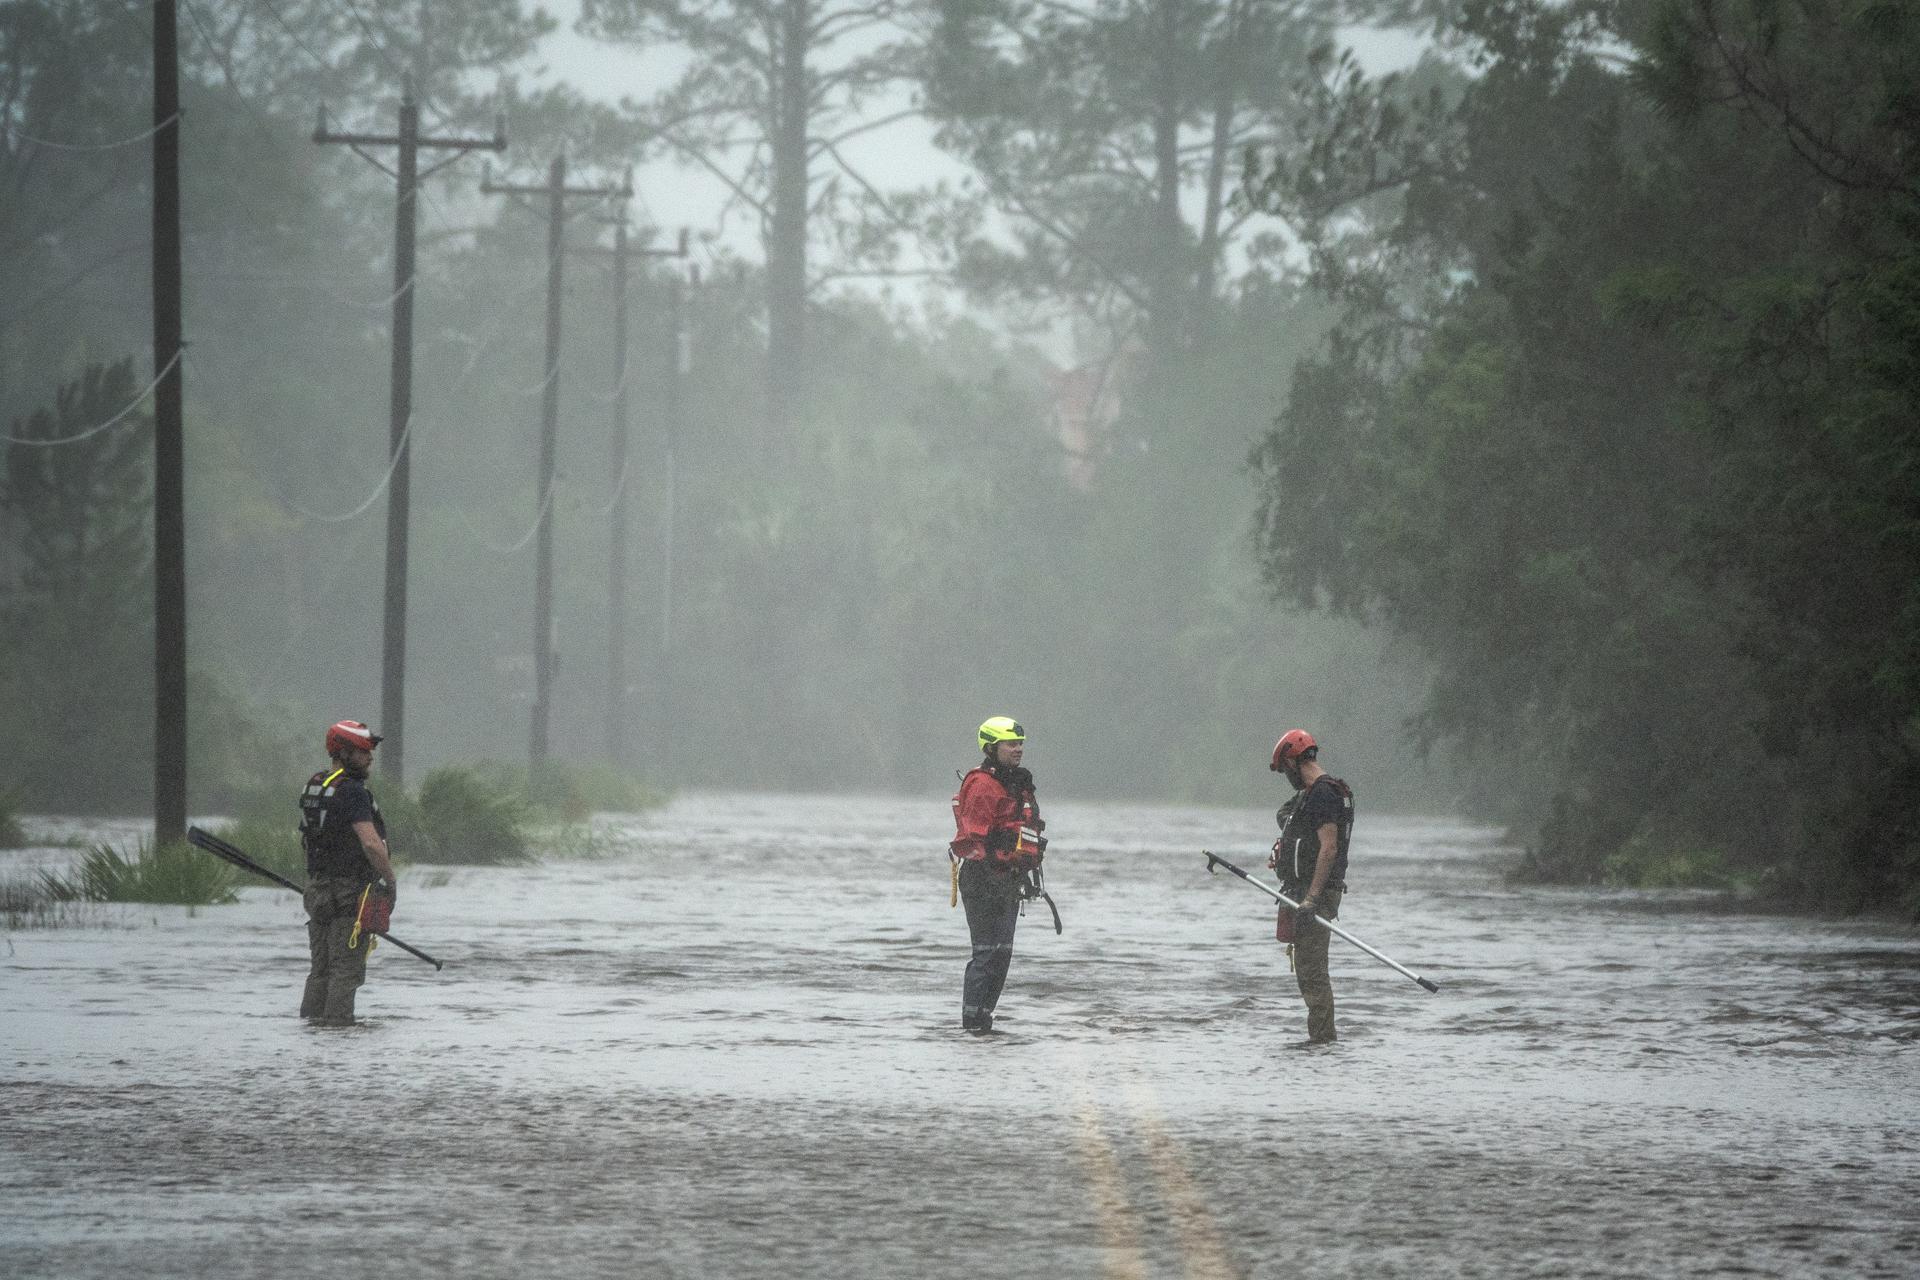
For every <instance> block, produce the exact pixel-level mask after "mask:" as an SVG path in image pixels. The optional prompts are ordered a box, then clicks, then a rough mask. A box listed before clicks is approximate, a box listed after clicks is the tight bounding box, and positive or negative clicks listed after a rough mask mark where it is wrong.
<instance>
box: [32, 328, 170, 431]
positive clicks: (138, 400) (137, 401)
mask: <svg viewBox="0 0 1920 1280" xmlns="http://www.w3.org/2000/svg"><path fill="white" fill-rule="evenodd" d="M185 354H186V348H185V347H181V348H178V349H177V350H175V351H174V353H173V359H171V360H169V361H167V363H166V365H165V366H164V367H163V368H162V369H161V370H160V372H158V373H156V374H154V375H153V381H152V382H149V383H148V384H147V386H146V390H144V391H142V392H141V393H140V394H139V395H137V396H135V397H134V398H133V399H132V400H130V401H128V402H127V406H126V407H125V408H124V409H122V410H120V412H118V413H116V414H114V415H113V416H112V417H111V418H108V419H107V420H106V421H105V422H102V423H100V424H99V425H98V426H93V427H88V428H87V429H86V430H85V431H82V432H80V433H79V434H78V435H72V436H62V437H60V438H59V439H57V440H36V439H34V438H32V437H31V436H8V435H0V441H4V442H5V443H7V444H22V445H30V446H32V447H34V448H51V447H52V446H54V445H59V444H76V443H78V442H79V441H82V440H86V439H90V438H91V437H93V436H97V435H99V434H100V433H101V432H102V431H105V430H107V429H108V428H110V427H112V426H114V425H115V424H117V423H119V422H120V420H121V419H123V418H125V417H126V416H127V415H128V414H130V413H132V412H133V411H134V410H135V409H138V408H139V407H140V405H141V404H142V402H144V401H145V400H146V398H147V397H148V396H149V395H151V394H153V389H154V388H155V387H157V386H159V385H160V381H161V379H163V378H165V377H166V376H167V375H168V374H169V373H172V372H173V366H175V365H176V364H179V363H180V357H181V356H183V355H185Z"/></svg>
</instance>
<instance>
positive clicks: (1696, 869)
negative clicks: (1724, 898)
mask: <svg viewBox="0 0 1920 1280" xmlns="http://www.w3.org/2000/svg"><path fill="white" fill-rule="evenodd" d="M1606 883H1608V884H1610V885H1612V886H1614V887H1615V888H1622V889H1743V888H1749V887H1751V886H1750V885H1749V884H1748V883H1747V881H1746V879H1745V878H1743V877H1742V876H1741V875H1739V874H1738V873H1737V872H1736V871H1735V870H1734V868H1733V867H1732V865H1731V863H1730V861H1729V859H1728V857H1727V853H1726V850H1724V849H1719V848H1715V847H1712V846H1707V845H1696V844H1689V843H1678V842H1671V841H1660V840H1656V839H1654V838H1653V837H1651V836H1649V835H1648V834H1647V833H1646V832H1644V831H1643V832H1641V833H1639V834H1636V835H1635V836H1634V837H1633V838H1632V839H1630V840H1628V841H1627V842H1626V843H1625V844H1623V845H1621V846H1620V847H1619V848H1618V849H1617V850H1615V851H1614V852H1613V853H1612V854H1611V855H1610V856H1609V857H1608V858H1607V860H1606Z"/></svg>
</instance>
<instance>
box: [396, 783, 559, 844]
mask: <svg viewBox="0 0 1920 1280" xmlns="http://www.w3.org/2000/svg"><path fill="white" fill-rule="evenodd" d="M382 808H383V810H384V811H385V814H386V818H387V829H388V831H389V833H390V834H391V836H392V839H393V844H394V851H395V854H396V856H398V857H400V858H403V859H404V860H406V861H409V862H428V863H443V864H453V865H459V866H503V865H511V864H514V863H523V862H532V861H533V860H534V858H533V852H532V850H531V849H529V848H528V847H527V834H526V826H527V822H528V817H529V813H528V806H527V803H526V801H525V800H524V799H523V798H522V796H521V794H520V792H519V791H518V789H517V788H515V787H512V786H502V785H500V783H499V781H498V779H497V775H496V774H495V771H493V770H491V769H489V770H487V771H486V772H484V773H483V772H482V771H481V770H480V769H474V768H464V767H460V766H448V767H445V768H440V769H435V770H434V771H433V772H432V773H430V774H428V775H427V777H426V780H425V781H424V782H422V783H421V784H420V790H419V793H418V794H417V795H414V796H410V797H408V796H403V797H400V798H398V799H397V800H396V801H394V802H391V803H384V804H383V805H382Z"/></svg>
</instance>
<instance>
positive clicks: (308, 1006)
mask: <svg viewBox="0 0 1920 1280" xmlns="http://www.w3.org/2000/svg"><path fill="white" fill-rule="evenodd" d="M366 887H367V886H366V884H365V883H364V882H362V881H359V880H315V881H314V882H313V883H312V884H310V885H308V886H307V892H306V904H307V953H308V955H309V956H310V957H311V959H312V965H311V967H310V968H309V969H308V970H307V987H306V990H305V991H304V992H303V993H302V994H301V996H300V1016H301V1017H303V1018H308V1019H311V1020H312V1021H314V1022H316V1023H319V1024H320V1025H322V1026H329V1027H344V1026H350V1025H351V1024H352V1023H353V995H354V992H356V991H358V990H359V989H360V986H361V984H362V983H364V982H365V981H366V980H367V952H368V951H370V950H372V949H373V936H372V935H371V934H361V935H360V939H359V941H358V943H357V944H355V945H354V946H351V947H350V946H348V945H347V940H348V939H349V938H351V937H352V936H353V921H354V917H355V916H356V915H357V914H358V912H359V910H360V893H361V891H362V890H364V889H365V888H366Z"/></svg>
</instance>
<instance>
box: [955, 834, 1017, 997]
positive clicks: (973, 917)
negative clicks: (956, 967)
mask: <svg viewBox="0 0 1920 1280" xmlns="http://www.w3.org/2000/svg"><path fill="white" fill-rule="evenodd" d="M960 901H961V903H962V904H963V905H964V906H965V907H966V909H967V932H968V933H969V934H971V935H973V957H972V959H970V960H968V961H967V977H966V981H965V983H964V984H963V985H962V987H961V991H960V1025H961V1026H963V1027H965V1028H967V1029H968V1030H970V1031H991V1030H992V1029H993V1008H994V1006H995V1005H997V1004H999V1003H1000V989H1001V988H1002V987H1004V986H1006V985H1007V966H1009V965H1011V964H1012V963H1013V930H1014V926H1015V925H1017V924H1019V923H1020V878H1019V877H1018V876H1016V875H1014V874H1013V872H1011V871H995V870H993V869H992V868H991V867H989V866H987V864H986V863H985V862H963V863H961V864H960Z"/></svg>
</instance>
